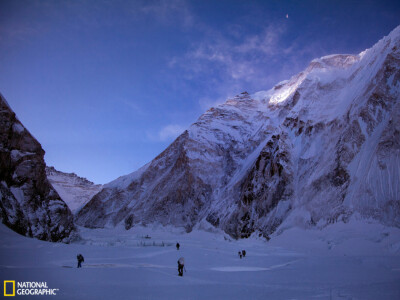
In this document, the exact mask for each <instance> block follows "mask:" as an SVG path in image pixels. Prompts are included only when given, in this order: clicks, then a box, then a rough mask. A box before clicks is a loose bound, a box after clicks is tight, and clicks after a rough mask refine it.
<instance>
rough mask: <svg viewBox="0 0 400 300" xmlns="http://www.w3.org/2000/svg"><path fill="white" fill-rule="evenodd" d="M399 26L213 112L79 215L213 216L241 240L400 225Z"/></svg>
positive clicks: (82, 218)
mask: <svg viewBox="0 0 400 300" xmlns="http://www.w3.org/2000/svg"><path fill="white" fill-rule="evenodd" d="M399 99H400V26H399V27H397V28H396V29H394V30H393V31H392V32H391V33H390V34H389V35H388V36H387V37H384V38H383V39H382V40H380V41H379V42H378V43H377V44H375V45H374V46H373V47H372V48H370V49H368V50H366V51H364V52H362V53H360V54H358V55H342V54H337V55H330V56H325V57H322V58H319V59H315V60H313V61H312V62H311V63H310V65H309V66H308V68H306V69H305V70H304V71H303V72H301V73H299V74H298V75H296V76H293V77H292V78H291V79H290V80H287V81H284V82H281V83H279V84H278V85H276V86H275V87H274V88H272V89H271V90H269V91H262V92H258V93H255V94H254V95H249V94H248V93H246V92H244V93H242V94H240V95H238V96H236V97H235V98H233V99H229V100H228V101H226V102H225V103H224V104H221V105H219V106H217V107H214V108H211V109H210V110H208V111H207V112H206V113H205V114H203V115H202V116H201V117H200V118H199V119H198V121H197V122H196V123H194V124H192V125H191V126H190V127H189V128H188V130H187V131H185V132H184V133H183V134H182V135H181V136H180V137H178V138H177V139H176V140H175V141H174V142H173V143H172V144H171V145H170V146H169V147H168V148H167V149H166V150H165V151H164V152H163V153H161V154H160V155H159V156H157V157H156V158H155V159H154V160H153V161H151V162H150V163H149V164H147V165H146V166H144V167H143V168H141V169H140V170H138V171H136V172H134V173H132V174H130V175H127V176H123V177H120V178H118V179H116V180H115V181H113V182H111V183H109V184H107V185H105V186H104V189H103V190H102V191H101V192H100V193H99V194H97V195H96V196H94V197H93V199H92V200H91V201H90V202H88V203H87V205H86V206H85V207H83V208H82V210H81V211H80V212H79V213H78V214H77V218H76V220H77V222H78V224H80V225H83V226H87V227H100V228H103V227H114V226H116V225H118V224H123V225H125V227H126V228H127V229H129V228H131V227H132V226H135V225H137V224H149V223H153V222H160V223H161V224H163V225H169V224H172V225H174V226H178V227H184V228H185V229H186V230H187V231H190V230H192V229H193V228H194V227H195V226H196V224H198V223H200V222H202V221H204V220H206V221H207V222H209V223H210V224H212V225H213V226H215V227H217V228H221V229H223V230H224V231H225V232H227V233H229V234H230V235H231V236H233V237H235V238H240V237H248V236H250V235H251V234H252V233H253V232H260V233H261V234H262V235H264V236H266V237H267V236H269V235H271V234H272V233H273V232H275V231H276V229H277V228H278V227H279V226H281V225H282V226H281V227H280V228H281V230H285V229H288V228H291V227H293V226H300V227H303V228H310V227H313V226H319V227H323V226H326V225H327V224H332V223H335V222H337V221H343V222H347V220H348V219H349V217H350V216H351V215H353V214H359V215H361V216H362V217H363V218H374V219H376V220H379V221H380V222H382V223H384V224H387V225H394V226H400V223H399V220H400V202H399V201H400V184H399V182H400V177H399V175H400V174H399V170H400V142H399V141H400V139H399V132H400V131H399V129H400V128H399V127H400V101H399Z"/></svg>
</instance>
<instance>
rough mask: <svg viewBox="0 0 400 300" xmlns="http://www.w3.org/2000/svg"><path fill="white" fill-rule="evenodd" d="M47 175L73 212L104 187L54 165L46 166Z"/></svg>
mask: <svg viewBox="0 0 400 300" xmlns="http://www.w3.org/2000/svg"><path fill="white" fill-rule="evenodd" d="M46 175H47V179H48V180H49V182H50V183H51V185H52V186H53V187H54V188H55V190H56V191H57V193H58V194H59V195H60V197H61V199H63V200H64V202H65V203H66V204H67V205H68V207H69V209H70V210H71V212H72V213H73V214H75V213H76V212H77V211H78V210H79V209H81V208H82V207H83V206H84V205H85V204H86V203H88V202H89V200H90V199H91V198H92V197H93V196H94V195H96V194H97V193H98V192H100V190H101V187H102V186H101V184H94V183H93V182H91V181H89V180H87V179H86V178H83V177H79V176H78V175H76V174H75V173H64V172H60V171H57V170H56V169H55V168H54V167H46Z"/></svg>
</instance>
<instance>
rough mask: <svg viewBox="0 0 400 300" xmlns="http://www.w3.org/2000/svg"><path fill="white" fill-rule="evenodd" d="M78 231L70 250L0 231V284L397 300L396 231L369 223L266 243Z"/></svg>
mask: <svg viewBox="0 0 400 300" xmlns="http://www.w3.org/2000/svg"><path fill="white" fill-rule="evenodd" d="M203 229H204V228H203ZM278 231H279V230H278ZM80 234H81V236H82V240H80V241H77V242H75V243H72V244H62V243H49V242H44V241H39V240H36V239H30V238H26V237H23V236H20V235H18V234H16V233H15V232H13V231H11V230H10V229H8V228H7V227H5V226H4V225H1V226H0V235H1V241H2V243H1V245H0V257H1V261H0V274H1V280H2V281H3V280H15V281H20V282H22V281H39V282H47V284H48V287H49V288H58V289H59V291H58V292H57V296H34V297H33V298H34V299H41V298H48V297H53V298H56V299H400V284H399V282H400V230H399V229H398V228H390V227H384V226H383V225H380V224H378V223H375V222H372V221H371V222H370V223H368V222H366V221H359V220H357V219H356V218H352V219H351V220H350V222H349V223H347V224H344V223H340V222H339V223H336V224H333V225H330V226H328V227H325V228H324V229H311V230H310V229H308V230H304V229H300V228H292V229H288V230H286V231H284V232H283V233H282V234H281V235H274V236H273V237H272V239H271V240H270V241H268V242H267V241H266V240H265V239H263V238H258V237H257V236H256V235H253V236H252V237H250V238H249V239H243V240H232V239H231V238H230V237H229V236H227V235H225V234H224V233H222V232H216V231H214V232H211V229H209V231H204V230H200V229H197V230H194V231H193V232H191V233H189V234H188V233H185V232H184V231H183V230H182V231H181V230H180V229H177V228H173V227H161V226H159V227H157V226H153V227H151V226H148V227H133V228H131V229H130V230H129V231H126V230H125V229H123V228H121V227H120V228H113V229H86V228H80ZM146 236H149V237H150V238H146ZM177 241H178V242H179V243H180V245H181V249H180V250H179V251H177V250H176V248H175V244H176V242H177ZM243 249H245V250H246V252H247V255H246V257H244V258H242V259H240V258H239V256H238V251H240V250H243ZM78 253H82V254H83V256H84V257H85V262H84V263H83V268H82V269H77V268H76V265H77V262H76V255H77V254H78ZM181 256H182V257H184V258H185V263H186V266H185V267H186V272H185V273H184V276H183V277H179V276H177V274H178V272H177V260H178V259H179V257H181ZM21 297H22V296H20V298H21ZM25 297H26V296H25ZM28 298H29V297H28Z"/></svg>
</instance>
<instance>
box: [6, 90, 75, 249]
mask: <svg viewBox="0 0 400 300" xmlns="http://www.w3.org/2000/svg"><path fill="white" fill-rule="evenodd" d="M43 156H44V151H43V149H42V147H41V145H40V144H39V142H38V141H37V140H36V139H35V138H34V137H33V136H32V135H31V134H30V133H29V132H28V131H27V130H26V129H25V127H24V126H23V125H22V124H21V122H20V121H19V120H18V119H17V118H16V116H15V113H14V112H13V111H12V110H11V108H10V107H9V105H8V104H7V102H6V101H5V99H4V98H3V97H2V96H1V95H0V195H1V198H0V199H1V201H0V217H1V219H2V222H3V223H4V224H6V225H7V226H8V227H10V228H11V229H13V230H15V231H16V232H18V233H20V234H22V235H26V236H30V237H35V238H38V239H41V240H47V241H67V240H68V238H69V237H70V235H71V233H72V232H74V231H75V227H74V224H73V219H72V214H71V211H70V210H69V209H68V207H67V205H66V204H65V203H64V202H63V201H62V200H61V198H60V197H59V195H58V194H57V192H56V191H55V190H54V189H53V187H52V186H51V185H50V184H49V182H48V180H47V178H46V172H45V163H44V160H43Z"/></svg>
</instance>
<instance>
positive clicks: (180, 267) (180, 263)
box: [178, 257, 186, 276]
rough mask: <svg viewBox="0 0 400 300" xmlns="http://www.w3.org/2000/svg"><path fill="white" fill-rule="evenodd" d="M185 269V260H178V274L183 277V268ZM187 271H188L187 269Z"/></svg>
mask: <svg viewBox="0 0 400 300" xmlns="http://www.w3.org/2000/svg"><path fill="white" fill-rule="evenodd" d="M184 267H185V259H184V258H183V257H181V258H179V260H178V273H179V276H183V268H184ZM185 271H186V269H185Z"/></svg>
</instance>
